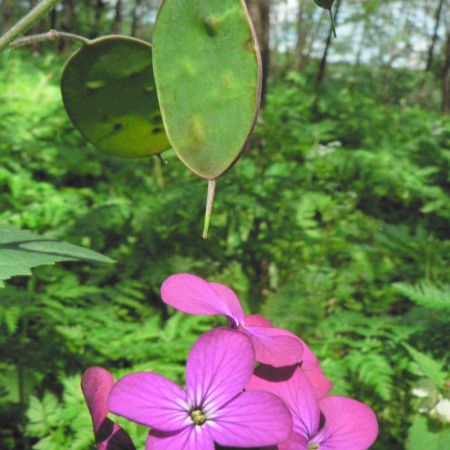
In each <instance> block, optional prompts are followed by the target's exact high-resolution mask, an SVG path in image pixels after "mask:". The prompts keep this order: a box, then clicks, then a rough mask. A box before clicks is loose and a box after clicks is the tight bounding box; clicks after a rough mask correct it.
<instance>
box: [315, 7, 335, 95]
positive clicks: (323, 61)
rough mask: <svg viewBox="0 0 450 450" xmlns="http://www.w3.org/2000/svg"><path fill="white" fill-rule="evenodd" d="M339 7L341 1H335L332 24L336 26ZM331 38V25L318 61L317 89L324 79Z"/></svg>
mask: <svg viewBox="0 0 450 450" xmlns="http://www.w3.org/2000/svg"><path fill="white" fill-rule="evenodd" d="M340 6H341V0H337V3H336V10H335V12H334V23H335V24H336V26H337V18H338V14H339V8H340ZM332 37H333V27H332V25H330V31H329V32H328V37H327V42H326V44H325V50H324V52H323V56H322V59H321V61H320V66H319V73H318V74H317V78H316V88H317V89H319V88H320V86H321V84H322V82H323V80H324V78H325V70H326V67H327V58H328V51H329V49H330V46H331V39H332Z"/></svg>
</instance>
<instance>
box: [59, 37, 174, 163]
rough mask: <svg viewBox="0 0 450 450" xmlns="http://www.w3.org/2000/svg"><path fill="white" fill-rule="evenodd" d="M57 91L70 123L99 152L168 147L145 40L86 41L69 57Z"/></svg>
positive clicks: (128, 153)
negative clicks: (86, 42)
mask: <svg viewBox="0 0 450 450" xmlns="http://www.w3.org/2000/svg"><path fill="white" fill-rule="evenodd" d="M61 92H62V97H63V101H64V106H65V108H66V110H67V112H68V114H69V117H70V119H71V120H72V123H73V125H74V126H75V127H76V128H77V129H78V130H79V131H80V133H81V134H82V135H83V136H84V137H85V138H86V139H87V140H88V141H89V142H90V143H92V144H93V145H94V146H95V147H97V148H98V149H99V150H101V151H102V152H104V153H107V154H109V155H114V156H121V157H125V158H139V157H145V156H150V155H155V154H158V153H161V152H162V151H164V150H167V149H168V148H169V147H170V145H169V141H168V139H167V135H166V132H165V130H164V124H163V122H162V117H161V112H160V109H159V103H158V97H157V94H156V86H155V80H154V77H153V67H152V47H151V45H150V44H149V43H147V42H144V41H141V40H138V39H134V38H130V37H126V36H105V37H102V38H99V39H95V40H93V41H90V42H89V43H88V44H86V45H85V46H83V47H82V48H80V49H79V50H78V51H76V52H75V53H74V54H73V56H72V57H71V58H70V59H69V61H68V63H67V65H66V67H65V69H64V72H63V76H62V80H61Z"/></svg>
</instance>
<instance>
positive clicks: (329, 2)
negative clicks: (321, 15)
mask: <svg viewBox="0 0 450 450" xmlns="http://www.w3.org/2000/svg"><path fill="white" fill-rule="evenodd" d="M314 3H315V4H316V5H318V6H320V7H321V8H323V9H327V10H328V12H329V14H330V21H331V28H332V30H333V35H334V37H337V36H336V25H335V23H334V18H333V14H332V12H331V7H332V6H333V3H334V0H314Z"/></svg>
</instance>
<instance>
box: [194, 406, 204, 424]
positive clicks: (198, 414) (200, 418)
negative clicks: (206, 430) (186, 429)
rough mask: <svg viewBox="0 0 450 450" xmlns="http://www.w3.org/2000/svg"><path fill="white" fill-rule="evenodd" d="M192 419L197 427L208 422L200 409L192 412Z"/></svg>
mask: <svg viewBox="0 0 450 450" xmlns="http://www.w3.org/2000/svg"><path fill="white" fill-rule="evenodd" d="M191 419H192V422H194V423H195V425H203V424H204V423H205V422H206V417H205V416H204V415H203V412H202V411H201V410H199V409H195V410H194V411H192V412H191Z"/></svg>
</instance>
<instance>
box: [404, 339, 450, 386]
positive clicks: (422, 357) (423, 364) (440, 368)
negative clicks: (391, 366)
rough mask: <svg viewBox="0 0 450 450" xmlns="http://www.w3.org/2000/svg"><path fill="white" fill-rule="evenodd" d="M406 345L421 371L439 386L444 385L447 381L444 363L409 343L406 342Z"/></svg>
mask: <svg viewBox="0 0 450 450" xmlns="http://www.w3.org/2000/svg"><path fill="white" fill-rule="evenodd" d="M404 346H405V348H406V350H408V352H409V354H410V355H411V356H412V358H413V359H414V361H415V363H416V364H417V366H418V367H419V370H420V372H421V373H422V374H423V375H425V376H426V377H428V378H429V379H430V380H431V381H432V382H433V383H434V384H435V385H436V386H437V387H438V388H441V387H443V386H444V384H445V383H446V381H447V373H446V372H445V370H444V363H443V362H440V361H436V360H435V359H434V358H432V357H431V356H429V355H427V354H426V353H422V352H419V351H418V350H416V349H415V348H413V347H411V346H409V345H407V344H404Z"/></svg>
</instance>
